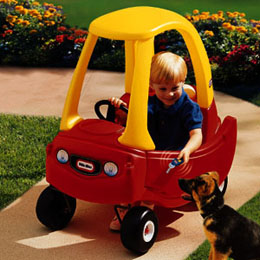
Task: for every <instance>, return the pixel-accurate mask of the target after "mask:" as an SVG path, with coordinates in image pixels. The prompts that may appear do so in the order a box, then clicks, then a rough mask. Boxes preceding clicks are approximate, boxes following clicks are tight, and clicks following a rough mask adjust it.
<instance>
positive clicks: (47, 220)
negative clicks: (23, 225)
mask: <svg viewBox="0 0 260 260" xmlns="http://www.w3.org/2000/svg"><path fill="white" fill-rule="evenodd" d="M75 209H76V199H75V198H72V197H70V196H68V195H66V194H64V193H62V192H60V191H58V190H57V189H55V188H54V187H52V186H49V187H47V188H46V189H45V190H44V191H43V192H42V193H41V195H40V197H39V199H38V201H37V205H36V215H37V217H38V219H39V221H40V222H41V223H42V224H43V225H45V226H46V227H48V228H49V229H51V230H53V231H54V230H60V229H63V228H64V227H66V226H67V224H68V223H69V221H70V220H71V218H72V216H73V215H74V212H75Z"/></svg>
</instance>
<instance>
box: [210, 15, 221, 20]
mask: <svg viewBox="0 0 260 260" xmlns="http://www.w3.org/2000/svg"><path fill="white" fill-rule="evenodd" d="M210 19H211V20H212V21H216V20H218V19H219V16H218V15H217V14H213V15H211V17H210Z"/></svg>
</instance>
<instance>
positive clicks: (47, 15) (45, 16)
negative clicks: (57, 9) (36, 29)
mask: <svg viewBox="0 0 260 260" xmlns="http://www.w3.org/2000/svg"><path fill="white" fill-rule="evenodd" d="M43 17H44V18H51V17H53V14H52V13H50V12H49V11H45V12H44V15H43Z"/></svg>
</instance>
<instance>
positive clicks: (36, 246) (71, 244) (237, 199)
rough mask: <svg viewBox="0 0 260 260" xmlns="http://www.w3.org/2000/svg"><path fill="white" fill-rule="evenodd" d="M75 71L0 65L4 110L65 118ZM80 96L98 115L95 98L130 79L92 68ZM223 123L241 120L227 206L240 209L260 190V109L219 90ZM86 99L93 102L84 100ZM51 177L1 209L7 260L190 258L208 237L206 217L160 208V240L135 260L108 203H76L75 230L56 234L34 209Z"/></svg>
mask: <svg viewBox="0 0 260 260" xmlns="http://www.w3.org/2000/svg"><path fill="white" fill-rule="evenodd" d="M72 73H73V70H72V69H26V68H24V69H21V68H0V113H18V114H27V115H45V116H46V115H54V116H61V113H62V109H63V103H64V99H65V96H66V92H67V89H68V86H69V83H70V80H71V77H72ZM86 84H88V90H87V91H86V90H85V88H84V89H83V91H82V102H81V104H80V113H81V114H82V115H83V116H86V117H94V116H95V115H94V112H93V105H94V104H95V102H96V101H98V100H100V99H104V98H107V97H110V96H112V95H113V96H120V95H121V93H122V91H123V87H122V86H123V85H124V74H122V73H114V72H103V71H89V72H88V73H87V76H86V80H85V83H84V86H85V85H86ZM215 99H216V104H217V107H218V113H219V115H220V117H221V118H224V117H225V116H226V115H232V116H234V117H236V118H237V120H238V142H237V150H236V155H235V159H234V162H233V166H232V169H231V172H230V174H229V185H228V190H227V193H226V196H225V198H226V203H227V204H229V205H230V206H232V207H234V208H238V207H240V206H241V205H242V204H244V203H245V202H246V201H248V200H249V199H250V198H251V197H253V196H254V195H255V194H256V193H257V192H258V191H259V190H260V149H259V147H260V107H257V106H254V105H252V104H250V103H247V102H245V101H242V100H240V99H236V98H233V97H230V96H227V95H224V94H222V93H219V92H215ZM86 100H88V103H86ZM46 185H47V183H46V182H45V180H43V181H41V182H40V183H38V184H37V185H36V186H34V187H32V188H31V189H30V190H29V191H28V192H26V193H25V194H24V195H23V196H22V197H21V198H19V199H18V200H16V201H15V202H14V203H12V204H11V205H9V206H8V207H7V208H5V209H3V210H2V211H1V212H0V259H1V260H2V259H3V260H7V259H8V260H16V259H19V260H36V259H37V260H46V259H50V260H52V259H55V260H67V259H68V260H71V259H75V260H93V259H95V260H99V259H100V260H104V259H105V260H110V259H111V260H122V259H129V260H130V259H142V260H143V259H147V260H151V259H155V260H158V259H162V260H168V259H169V260H182V259H185V258H186V257H187V256H188V255H189V254H190V253H191V252H192V251H194V249H196V248H197V246H198V245H200V244H201V243H202V242H203V241H204V240H205V236H204V233H203V230H202V218H201V217H200V215H199V213H198V212H197V211H195V210H194V207H193V206H192V205H189V206H187V207H185V208H179V209H176V210H168V209H163V208H157V209H156V212H157V214H158V217H159V220H160V229H159V235H158V239H157V241H156V243H155V244H154V246H153V247H152V248H151V250H150V251H149V252H148V253H147V254H145V255H143V256H136V255H133V254H132V253H130V252H128V251H127V250H126V249H125V248H124V247H123V246H122V245H121V242H120V236H119V235H118V234H115V233H111V232H110V231H109V230H108V225H109V222H110V220H111V218H112V217H113V210H112V207H111V206H110V205H100V204H93V203H87V202H83V201H78V205H77V210H76V213H75V216H74V217H73V219H72V221H71V223H70V225H69V226H68V227H67V228H65V229H64V230H63V231H57V232H50V231H49V230H47V229H46V228H45V227H43V226H42V225H41V224H40V223H39V222H38V220H37V218H36V216H35V204H36V201H37V198H38V197H39V195H40V193H41V191H42V190H43V189H44V188H45V187H46Z"/></svg>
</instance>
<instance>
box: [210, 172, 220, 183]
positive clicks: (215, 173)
mask: <svg viewBox="0 0 260 260" xmlns="http://www.w3.org/2000/svg"><path fill="white" fill-rule="evenodd" d="M209 176H211V177H212V178H213V179H214V180H215V181H216V182H217V184H218V185H219V175H218V173H217V172H209Z"/></svg>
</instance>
